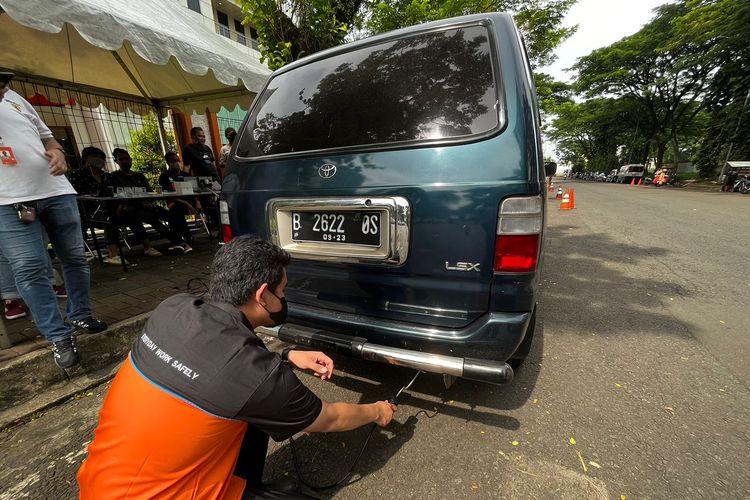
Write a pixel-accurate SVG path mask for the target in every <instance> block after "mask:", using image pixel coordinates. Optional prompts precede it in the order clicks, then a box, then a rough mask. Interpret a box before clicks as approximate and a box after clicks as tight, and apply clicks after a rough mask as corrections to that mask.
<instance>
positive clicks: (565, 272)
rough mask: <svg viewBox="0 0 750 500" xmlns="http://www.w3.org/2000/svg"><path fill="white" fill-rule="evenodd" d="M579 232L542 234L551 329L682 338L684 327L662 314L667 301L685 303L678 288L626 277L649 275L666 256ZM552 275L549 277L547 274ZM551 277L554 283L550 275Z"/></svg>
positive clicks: (659, 251)
mask: <svg viewBox="0 0 750 500" xmlns="http://www.w3.org/2000/svg"><path fill="white" fill-rule="evenodd" d="M579 229H580V228H578V227H575V226H569V225H564V226H563V225H558V226H551V227H549V228H548V232H547V250H546V252H545V263H544V265H545V268H547V270H548V272H546V273H545V279H543V281H542V287H541V290H542V293H541V295H542V300H543V301H544V302H545V303H546V304H549V305H550V306H551V307H552V308H553V310H552V311H550V310H548V311H547V312H548V314H547V315H546V321H547V324H548V325H549V326H550V327H551V328H552V329H553V330H557V329H558V328H565V329H566V330H573V331H581V332H597V333H598V334H602V335H618V334H621V333H623V332H643V331H644V325H648V330H649V331H658V332H659V333H665V334H673V335H686V334H688V332H689V331H690V326H689V325H688V324H687V323H684V322H682V321H680V320H679V319H677V318H675V317H674V316H672V315H669V314H666V313H665V312H664V311H665V310H666V306H667V305H668V304H669V303H670V302H671V300H670V299H672V300H673V299H674V298H676V297H688V296H690V295H691V291H690V290H688V289H687V288H685V287H684V286H682V285H681V284H678V283H675V282H672V281H664V280H661V279H659V278H657V277H654V278H653V279H652V278H644V277H643V276H644V273H643V271H642V269H639V270H638V276H634V275H631V274H628V272H627V269H628V267H631V268H634V267H635V266H638V267H639V268H645V269H648V268H649V266H653V267H657V266H656V265H657V260H658V264H659V265H664V263H665V262H667V263H668V261H669V258H670V254H671V250H670V249H668V248H663V247H656V246H652V247H642V246H635V245H627V244H623V243H621V242H616V241H614V240H613V239H611V238H610V237H609V236H607V235H606V234H596V233H592V234H580V231H577V232H576V230H579ZM551 269H554V270H555V271H554V272H550V270H551ZM553 274H554V278H553V277H552V275H553Z"/></svg>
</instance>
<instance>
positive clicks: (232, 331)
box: [78, 236, 396, 499]
mask: <svg viewBox="0 0 750 500" xmlns="http://www.w3.org/2000/svg"><path fill="white" fill-rule="evenodd" d="M289 259H290V257H289V254H288V253H287V252H286V251H284V250H282V249H280V248H279V247H277V246H275V245H273V244H271V243H268V242H266V241H264V240H260V239H257V238H255V237H251V236H242V237H239V238H236V239H234V240H233V241H232V242H231V243H229V244H227V245H224V246H223V247H221V248H219V251H218V252H217V254H216V257H215V259H214V262H213V265H212V269H211V280H210V285H209V292H208V298H207V299H206V300H205V301H204V300H202V299H200V298H197V297H194V296H190V295H186V294H181V295H175V296H173V297H171V298H169V299H167V300H165V301H164V302H162V303H161V304H160V305H159V306H158V307H157V308H156V310H155V311H154V313H153V314H152V315H151V317H150V318H149V320H148V322H147V323H146V326H145V327H144V329H143V333H142V334H141V336H140V337H139V338H138V339H137V340H136V341H135V342H134V344H133V348H132V350H131V352H130V355H129V356H128V359H127V360H126V361H125V362H124V364H123V365H122V368H120V371H119V372H118V374H117V376H116V377H115V379H114V380H113V382H112V386H111V387H110V389H109V393H108V394H107V396H106V398H105V400H104V405H103V407H102V410H101V413H100V415H99V425H98V427H97V428H96V430H95V431H94V440H93V441H92V443H91V444H90V445H89V448H88V458H87V459H86V460H85V462H84V463H83V465H82V466H81V469H80V471H79V472H78V483H79V485H80V491H81V498H84V499H85V498H201V499H204V498H216V499H219V498H227V499H241V498H305V497H302V496H301V495H299V494H298V493H296V492H286V493H285V492H283V491H278V490H272V489H271V488H268V487H264V486H263V484H262V483H261V477H262V475H263V464H264V462H265V455H266V451H267V446H268V437H269V436H271V437H273V439H274V440H276V441H282V440H284V439H287V438H289V437H290V436H293V435H294V434H296V433H297V432H300V431H305V432H335V431H346V430H351V429H355V428H357V427H360V426H363V425H365V424H368V423H371V422H376V423H377V424H378V425H380V426H386V425H388V423H390V421H391V419H392V418H393V412H394V411H395V410H396V407H395V406H393V405H391V404H390V403H388V402H385V401H380V402H377V403H372V404H349V403H327V402H325V401H321V400H320V399H319V398H318V397H317V396H316V395H315V394H313V393H312V392H311V391H310V390H309V389H308V388H307V387H305V386H304V385H303V384H302V382H300V380H299V379H298V378H297V377H296V376H295V374H294V372H293V371H292V368H291V366H294V367H296V368H298V369H301V370H312V371H313V372H314V373H315V375H317V376H319V377H321V378H322V379H329V378H330V377H331V375H332V374H333V362H332V361H331V359H330V358H329V357H328V356H326V355H325V354H323V353H321V352H309V351H295V350H292V351H285V354H286V356H285V357H286V358H287V359H285V360H282V358H281V357H280V356H279V355H277V354H274V353H272V352H270V351H268V350H267V349H266V347H265V346H264V344H263V342H262V341H261V340H260V339H259V338H258V337H257V336H256V335H255V333H253V328H255V327H258V326H276V325H279V324H281V323H283V322H284V320H285V318H286V310H287V308H286V299H285V298H284V288H285V287H286V283H287V277H286V266H287V265H288V264H289ZM290 365H291V366H290Z"/></svg>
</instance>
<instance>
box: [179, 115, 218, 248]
mask: <svg viewBox="0 0 750 500" xmlns="http://www.w3.org/2000/svg"><path fill="white" fill-rule="evenodd" d="M190 138H191V139H192V141H193V142H192V143H191V144H188V145H187V146H185V148H184V149H183V150H182V162H183V163H184V164H185V166H187V167H189V168H190V175H193V176H200V177H202V176H205V177H209V176H210V177H212V178H213V179H214V180H218V179H219V175H218V173H217V171H216V165H215V164H214V154H213V152H212V151H211V148H210V147H208V146H206V134H205V132H203V129H202V128H200V127H193V128H191V129H190ZM204 201H205V206H204V210H203V211H204V213H205V214H206V215H208V221H209V227H210V228H211V231H212V234H215V235H216V236H218V234H219V230H220V229H221V219H220V217H219V210H218V204H217V202H216V200H215V199H208V200H204Z"/></svg>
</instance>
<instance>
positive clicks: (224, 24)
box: [216, 10, 232, 38]
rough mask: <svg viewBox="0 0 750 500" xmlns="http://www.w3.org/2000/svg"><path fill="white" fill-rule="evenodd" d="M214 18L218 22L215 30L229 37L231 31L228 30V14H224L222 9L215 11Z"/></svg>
mask: <svg viewBox="0 0 750 500" xmlns="http://www.w3.org/2000/svg"><path fill="white" fill-rule="evenodd" d="M216 20H217V21H218V22H219V24H218V26H217V31H218V33H219V34H220V35H221V36H225V37H227V38H231V37H232V36H231V32H230V31H229V16H227V15H226V14H224V13H223V12H222V11H220V10H217V11H216Z"/></svg>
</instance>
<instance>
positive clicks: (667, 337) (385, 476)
mask: <svg viewBox="0 0 750 500" xmlns="http://www.w3.org/2000/svg"><path fill="white" fill-rule="evenodd" d="M568 187H573V188H575V190H576V198H575V201H576V209H575V210H572V211H564V212H563V211H559V210H558V209H557V207H558V202H555V201H550V203H549V206H550V209H551V210H550V217H549V227H548V233H547V244H548V246H547V251H546V257H545V262H544V271H545V275H544V281H543V287H542V297H541V304H540V307H541V310H540V313H541V318H540V321H538V323H537V335H536V337H535V341H534V344H533V347H532V351H531V355H530V358H529V359H528V360H527V362H526V364H525V365H524V366H523V367H522V369H521V370H520V371H519V372H518V373H517V376H516V380H515V381H514V382H513V383H512V384H511V385H509V386H505V387H491V386H485V385H481V384H474V383H471V382H467V381H459V382H457V383H456V384H454V385H453V386H452V387H451V388H450V389H448V390H446V389H444V388H443V386H442V382H441V380H440V379H439V378H438V377H434V376H423V377H421V378H420V379H418V380H417V382H416V383H415V384H414V386H413V391H412V392H411V396H409V397H408V398H406V399H405V400H404V404H402V405H401V406H400V407H399V411H398V413H397V417H396V421H394V423H393V424H392V425H391V426H390V427H389V428H387V429H385V430H382V431H380V430H378V431H376V432H375V433H374V434H373V437H372V440H371V442H370V444H369V447H368V449H367V451H366V452H365V454H364V456H363V458H362V461H361V463H360V464H359V465H358V466H357V469H356V474H355V475H354V477H353V479H352V481H353V482H352V483H351V484H349V485H348V486H346V487H343V488H337V489H333V490H330V491H328V492H325V493H323V494H320V495H319V496H321V497H323V498H327V497H335V498H341V499H357V500H359V499H362V498H383V497H390V498H414V499H422V498H570V499H580V498H621V496H624V497H625V498H627V499H631V498H690V499H692V498H728V499H732V498H737V499H739V498H743V499H744V498H750V473H749V472H748V471H750V457H749V456H748V455H749V454H748V450H749V449H750V425H749V424H750V391H749V390H748V385H749V382H750V372H749V371H748V367H747V365H746V364H744V363H743V356H744V355H745V354H746V353H747V352H748V344H749V343H750V340H748V336H747V332H748V331H750V328H748V323H750V315H748V313H747V305H748V304H750V278H748V276H747V272H746V271H745V269H744V267H745V266H746V263H747V262H748V260H749V259H748V257H750V248H748V246H747V242H748V241H749V240H748V234H750V231H749V230H750V196H744V197H742V196H741V195H732V194H719V193H703V192H695V191H688V190H684V189H656V188H645V187H630V186H624V185H611V184H601V183H596V184H594V183H584V182H577V183H570V184H568ZM336 361H337V368H338V374H337V376H336V377H334V380H333V382H329V383H326V382H320V381H318V380H316V379H313V378H312V377H309V376H305V375H303V377H304V380H305V381H306V382H307V383H309V385H310V386H311V387H312V388H313V389H314V390H315V391H316V392H317V393H318V394H319V395H320V396H321V397H324V398H327V399H332V400H344V401H350V402H358V401H372V400H375V399H384V398H387V397H388V396H390V395H391V394H392V393H393V392H394V391H395V390H396V389H397V388H398V387H399V386H400V385H403V384H404V383H406V382H407V381H408V380H409V378H411V374H412V372H410V371H408V370H401V369H395V368H391V367H385V366H383V365H372V364H366V363H362V362H355V361H353V360H348V359H339V358H337V360H336ZM104 391H106V386H102V387H100V388H99V389H98V390H95V391H91V392H90V393H85V394H83V395H82V396H81V397H80V398H78V399H74V400H71V401H70V402H68V403H67V404H65V405H62V406H60V407H57V408H55V409H52V410H50V411H48V412H47V413H45V414H43V415H40V416H38V418H36V419H34V420H32V421H31V422H29V423H27V424H25V425H23V426H20V427H16V428H13V429H9V430H8V431H6V432H5V433H4V434H3V435H1V436H0V448H1V449H2V459H0V465H2V466H1V467H0V485H2V489H1V490H0V499H5V498H22V497H24V496H26V497H29V498H42V497H48V498H66V497H73V496H75V494H76V491H77V490H76V486H75V480H74V475H75V472H76V470H77V468H78V466H79V464H80V462H81V460H82V459H83V457H84V454H85V447H84V445H85V443H87V442H88V441H89V440H90V439H91V429H92V428H93V426H94V425H95V423H96V413H97V411H98V408H99V406H100V405H101V400H102V396H103V393H104ZM420 410H425V411H424V412H420ZM433 412H436V413H435V414H434V417H433V418H428V415H429V416H431V415H432V414H433ZM366 432H367V430H366V429H365V430H359V431H355V432H351V433H346V434H329V435H311V436H304V435H303V436H300V437H299V439H298V440H297V441H296V442H297V445H298V446H297V449H298V453H299V455H300V460H301V462H302V469H303V471H304V472H305V474H306V476H307V477H308V479H309V480H311V481H314V482H317V483H326V482H329V481H330V480H332V479H335V478H336V477H337V476H338V475H339V474H341V472H342V471H343V470H345V469H346V468H347V467H348V466H349V465H350V464H351V463H352V461H353V457H354V456H355V455H356V453H357V451H358V450H359V446H360V445H361V443H362V442H363V440H364V438H365V436H366ZM269 455H270V456H269V460H268V464H267V468H266V478H267V479H273V478H277V477H280V476H283V475H287V474H294V472H293V466H292V462H291V456H290V448H289V446H288V444H286V443H281V444H278V445H274V446H272V449H271V450H270V452H269Z"/></svg>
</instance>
